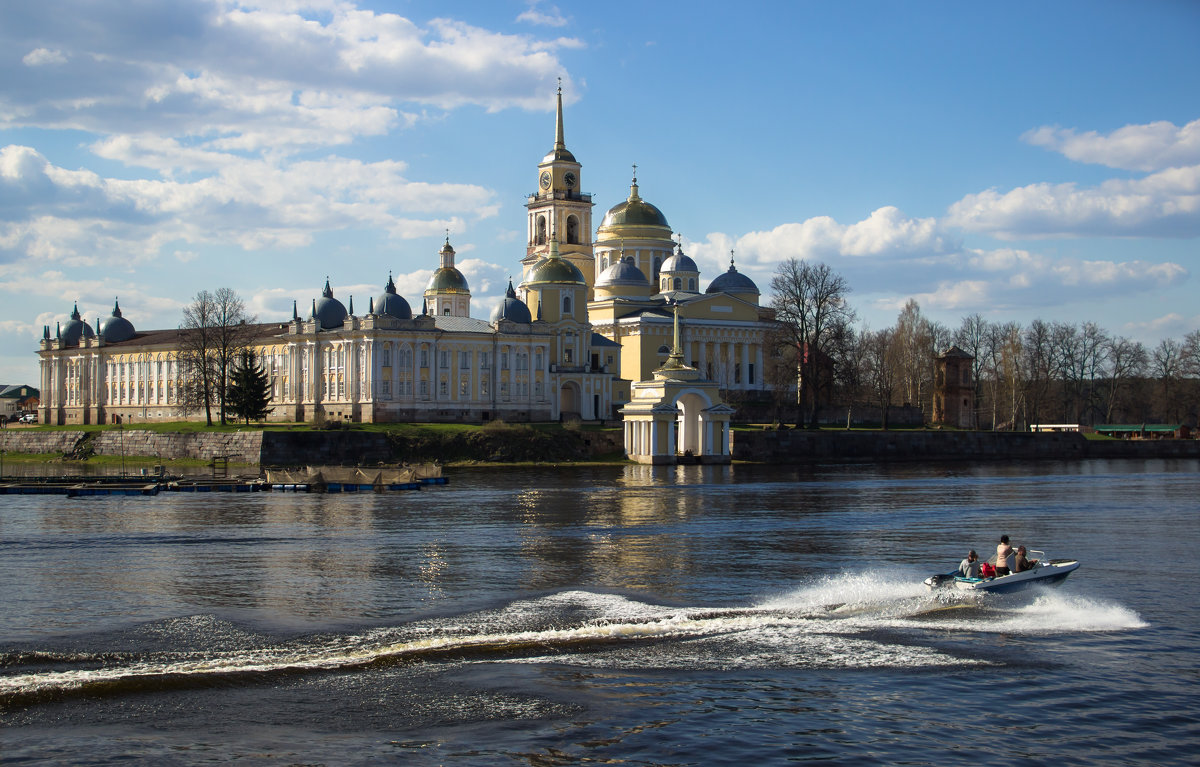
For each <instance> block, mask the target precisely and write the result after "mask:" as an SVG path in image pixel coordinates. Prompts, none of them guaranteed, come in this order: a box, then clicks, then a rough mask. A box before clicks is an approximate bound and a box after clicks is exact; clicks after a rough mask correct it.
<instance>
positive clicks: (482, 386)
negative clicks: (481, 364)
mask: <svg viewBox="0 0 1200 767" xmlns="http://www.w3.org/2000/svg"><path fill="white" fill-rule="evenodd" d="M479 395H480V396H481V397H486V396H487V395H488V380H487V379H486V378H484V379H482V380H480V382H479Z"/></svg>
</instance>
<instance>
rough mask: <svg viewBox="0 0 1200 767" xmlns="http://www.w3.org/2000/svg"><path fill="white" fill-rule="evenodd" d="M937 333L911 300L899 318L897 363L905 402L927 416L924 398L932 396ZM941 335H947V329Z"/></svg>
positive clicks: (897, 327)
mask: <svg viewBox="0 0 1200 767" xmlns="http://www.w3.org/2000/svg"><path fill="white" fill-rule="evenodd" d="M935 330H936V328H935V327H934V324H933V323H932V322H930V321H929V320H927V319H926V318H925V317H923V316H922V315H921V306H920V304H918V303H917V302H916V301H915V300H913V299H911V298H910V299H908V303H906V304H905V305H904V309H902V310H901V311H900V316H899V317H897V318H896V330H895V333H896V337H895V340H894V343H895V344H896V362H897V364H898V365H899V379H900V387H901V391H902V392H903V393H904V397H905V400H906V401H907V402H909V403H910V404H913V405H916V406H917V407H919V408H921V411H922V412H924V413H928V411H927V410H926V408H925V398H926V394H929V393H931V388H932V383H933V361H934V358H936V357H937V351H936V346H937V343H938V339H937V335H938V333H937V332H935ZM941 332H942V333H943V334H944V332H945V330H944V328H942V329H941Z"/></svg>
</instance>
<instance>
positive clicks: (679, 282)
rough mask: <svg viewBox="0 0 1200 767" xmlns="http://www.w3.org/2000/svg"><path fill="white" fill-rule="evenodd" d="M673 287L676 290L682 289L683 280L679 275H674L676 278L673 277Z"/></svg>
mask: <svg viewBox="0 0 1200 767" xmlns="http://www.w3.org/2000/svg"><path fill="white" fill-rule="evenodd" d="M675 289H676V290H683V280H682V279H680V278H679V277H676V278H675Z"/></svg>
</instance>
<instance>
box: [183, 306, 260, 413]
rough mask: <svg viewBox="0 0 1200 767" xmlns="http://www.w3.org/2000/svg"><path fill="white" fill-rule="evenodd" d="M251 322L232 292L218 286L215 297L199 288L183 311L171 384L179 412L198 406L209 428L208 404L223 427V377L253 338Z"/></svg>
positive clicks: (224, 392)
mask: <svg viewBox="0 0 1200 767" xmlns="http://www.w3.org/2000/svg"><path fill="white" fill-rule="evenodd" d="M253 322H254V318H253V317H248V316H247V315H246V306H245V304H244V303H243V302H242V299H241V298H240V297H239V296H238V294H237V293H236V292H234V291H233V289H232V288H218V289H217V291H216V292H215V293H209V292H208V291H207V290H202V291H200V292H199V293H197V294H196V297H195V298H194V299H192V303H190V304H188V305H187V306H185V307H184V309H183V324H182V325H181V326H180V353H179V376H180V380H179V382H178V386H177V389H178V391H179V397H180V403H181V406H182V407H183V408H184V409H185V410H188V409H199V408H200V407H203V408H204V418H205V421H206V422H207V423H208V425H209V426H212V423H213V417H212V410H213V406H214V405H215V406H217V407H218V409H219V410H218V412H219V417H220V421H221V423H222V424H224V423H225V415H226V413H225V394H226V389H227V387H228V383H229V376H230V373H231V372H232V370H233V365H234V362H235V361H236V360H237V359H238V357H239V355H240V354H241V353H242V352H243V351H244V350H245V349H246V348H248V347H249V345H250V342H251V340H253V327H252V323H253Z"/></svg>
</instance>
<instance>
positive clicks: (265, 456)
mask: <svg viewBox="0 0 1200 767" xmlns="http://www.w3.org/2000/svg"><path fill="white" fill-rule="evenodd" d="M400 460H408V461H410V462H420V461H422V459H421V458H420V457H419V456H415V457H412V458H407V457H402V458H401V459H400ZM395 461H396V458H394V457H393V456H392V446H391V443H390V442H389V441H388V438H387V436H386V435H384V434H382V433H380V432H357V431H268V432H263V434H262V449H261V451H260V453H259V462H260V463H261V464H262V465H264V466H303V465H308V464H319V465H322V466H337V465H343V466H345V465H358V466H373V465H376V464H380V463H393V462H395Z"/></svg>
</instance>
